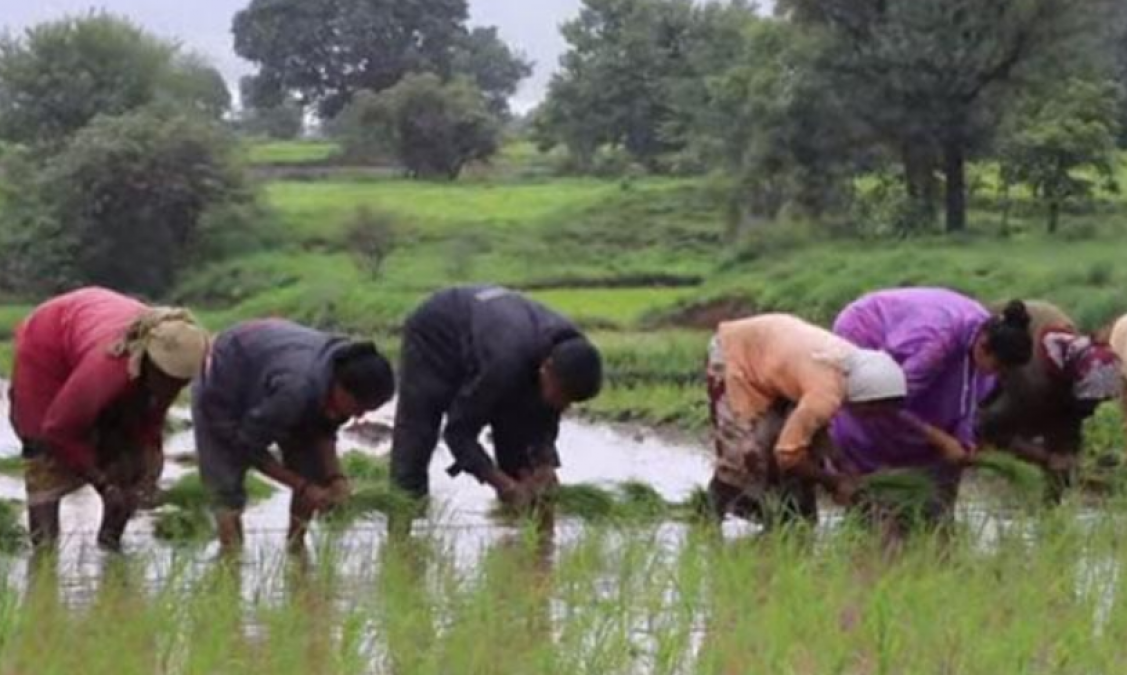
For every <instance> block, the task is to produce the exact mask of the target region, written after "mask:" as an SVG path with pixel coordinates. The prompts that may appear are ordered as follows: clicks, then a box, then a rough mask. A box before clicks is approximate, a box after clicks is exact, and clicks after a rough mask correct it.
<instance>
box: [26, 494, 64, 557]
mask: <svg viewBox="0 0 1127 675" xmlns="http://www.w3.org/2000/svg"><path fill="white" fill-rule="evenodd" d="M27 525H28V527H27V529H28V533H29V534H30V535H31V544H32V546H34V547H35V548H36V549H40V548H54V547H55V546H57V545H58V543H59V502H58V501H57V500H56V501H52V502H47V503H45V504H38V505H36V506H31V507H28V509H27Z"/></svg>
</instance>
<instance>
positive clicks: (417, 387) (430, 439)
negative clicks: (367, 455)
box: [391, 326, 458, 497]
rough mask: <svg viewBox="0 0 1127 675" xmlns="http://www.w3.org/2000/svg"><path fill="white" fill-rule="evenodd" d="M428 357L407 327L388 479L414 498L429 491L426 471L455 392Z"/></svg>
mask: <svg viewBox="0 0 1127 675" xmlns="http://www.w3.org/2000/svg"><path fill="white" fill-rule="evenodd" d="M451 379H452V378H449V377H444V376H443V374H442V373H441V372H440V371H439V369H438V368H436V367H434V365H433V364H431V363H430V362H429V360H428V359H427V355H426V351H425V346H424V345H423V344H421V341H420V338H419V337H418V336H417V335H416V334H415V332H414V331H413V330H412V329H411V327H410V326H408V328H407V331H406V332H405V333H404V335H403V351H402V354H401V355H400V364H399V383H400V384H399V401H398V407H397V408H396V411H395V429H394V430H393V432H392V437H391V439H392V440H391V482H392V485H394V486H395V487H396V488H398V489H400V490H403V491H405V492H407V493H408V494H411V495H413V496H416V497H425V496H426V495H427V494H428V492H429V490H430V481H429V479H428V470H429V468H430V460H431V457H432V456H433V455H434V448H435V446H437V445H438V435H439V433H440V432H441V430H442V419H443V417H444V416H445V415H446V411H447V409H449V408H450V404H451V403H452V402H453V400H454V397H455V396H456V395H457V393H458V384H457V383H456V382H452V381H451Z"/></svg>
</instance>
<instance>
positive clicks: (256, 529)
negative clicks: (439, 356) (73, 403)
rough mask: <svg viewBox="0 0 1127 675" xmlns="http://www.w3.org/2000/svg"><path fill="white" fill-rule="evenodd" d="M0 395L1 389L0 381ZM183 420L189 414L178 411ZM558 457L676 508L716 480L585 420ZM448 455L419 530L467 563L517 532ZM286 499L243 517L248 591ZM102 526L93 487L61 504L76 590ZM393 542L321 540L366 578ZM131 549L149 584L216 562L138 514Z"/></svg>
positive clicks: (569, 425)
mask: <svg viewBox="0 0 1127 675" xmlns="http://www.w3.org/2000/svg"><path fill="white" fill-rule="evenodd" d="M0 388H3V384H2V383H0ZM175 414H176V415H177V416H180V417H184V416H185V412H184V411H182V410H177V411H175ZM393 414H394V413H393V411H392V410H391V409H390V408H389V409H387V410H383V411H380V412H379V413H377V414H376V415H375V416H373V418H372V420H370V421H373V422H376V423H378V424H383V425H390V424H391V421H392V418H393ZM7 420H8V416H7V402H6V400H0V456H12V455H15V454H18V452H19V447H18V442H17V440H16V438H15V436H14V434H13V433H12V430H11V428H10V426H9V425H8V422H7ZM340 447H341V450H342V451H347V450H359V451H361V452H366V453H370V454H373V455H377V456H379V455H385V454H386V453H387V452H388V451H389V450H390V447H389V442H388V441H387V440H384V441H382V442H379V443H374V444H373V443H369V442H366V441H365V440H364V439H363V438H361V437H360V436H358V435H354V434H350V433H347V432H346V433H343V434H342V436H341V441H340ZM193 448H194V443H193V440H192V433H191V432H190V431H187V432H182V433H179V434H176V435H174V436H173V437H171V438H170V439H169V440H168V442H167V443H166V451H167V454H168V455H169V456H170V457H175V456H177V455H181V454H184V453H191V451H192V450H193ZM560 455H561V458H562V461H563V467H562V468H561V469H560V479H561V481H563V482H565V483H578V482H595V483H608V484H609V483H616V482H621V481H626V480H638V481H643V482H646V483H649V484H651V485H653V486H654V487H655V488H656V489H657V490H658V491H659V492H660V493H661V494H662V495H663V496H664V497H666V498H667V499H670V500H681V499H684V498H685V497H686V496H687V495H688V494H689V492H690V491H691V490H692V489H693V488H694V487H697V486H699V485H701V484H703V483H705V482H706V481H707V479H708V476H709V474H710V461H709V458H708V456H707V454H706V453H705V452H704V451H703V448H702V447H699V446H693V445H690V444H686V443H678V442H671V441H669V440H667V439H663V438H662V437H661V436H658V435H654V434H644V433H641V432H639V431H638V430H636V429H620V428H616V427H611V426H604V425H594V424H589V423H584V422H578V421H567V422H565V423H564V424H563V425H562V429H561V435H560ZM452 461H453V460H452V457H451V455H450V453H449V451H448V450H447V449H446V448H445V447H441V446H440V448H439V449H438V450H437V451H436V453H435V457H434V461H433V462H432V464H431V491H432V495H433V506H432V508H431V514H430V516H429V517H428V519H427V520H425V521H420V522H418V523H416V525H415V530H416V532H417V533H419V534H421V535H426V536H432V537H437V538H438V539H440V540H441V541H442V542H443V543H444V544H445V545H446V546H448V547H449V548H450V549H451V550H452V551H453V552H455V553H456V554H457V555H456V557H457V559H458V560H459V561H462V562H463V563H466V564H470V563H472V561H473V560H475V559H476V558H477V556H478V555H480V554H481V553H482V552H483V551H484V550H486V549H487V548H489V547H491V546H493V545H495V544H496V543H497V542H498V541H500V540H502V539H503V538H505V537H506V536H511V535H512V534H513V533H514V532H515V530H514V527H513V526H511V525H506V524H504V523H500V522H498V521H497V520H496V519H494V518H491V517H490V511H491V509H492V508H493V506H494V504H495V500H494V496H493V492H492V490H490V489H489V488H487V487H485V486H482V485H479V484H478V483H477V482H476V481H474V480H473V479H471V478H469V477H466V476H462V477H460V478H458V479H453V478H450V477H449V476H448V475H447V474H446V472H445V469H446V467H447V466H449V465H450V464H451V463H452ZM189 470H190V469H188V468H185V467H184V466H182V465H180V464H177V463H175V462H173V461H169V462H167V463H166V466H165V472H164V477H163V481H162V482H164V483H165V484H166V485H167V484H171V483H172V482H174V481H175V480H176V479H177V478H179V477H180V476H182V475H183V474H184V473H185V472H186V471H189ZM0 498H14V499H22V498H23V485H22V481H21V480H19V479H15V478H10V477H3V476H0ZM288 508H289V493H288V491H286V490H283V489H279V490H277V491H276V492H275V493H274V494H273V495H272V496H271V497H270V498H269V499H267V500H265V501H264V502H261V503H258V504H255V505H252V506H251V507H250V508H249V509H248V510H247V512H246V514H245V520H244V524H245V528H246V532H247V545H246V550H247V554H246V556H245V557H244V560H245V566H246V570H247V571H246V575H245V576H249V577H251V579H250V581H252V582H253V583H251V584H249V586H251V587H255V586H257V585H258V581H259V580H258V579H254V577H255V576H256V575H260V574H263V573H268V572H269V571H270V567H271V566H272V565H274V564H276V562H277V561H278V559H279V558H281V557H282V556H281V552H282V550H283V549H282V544H283V539H284V535H285V530H286V525H287V522H288ZM100 518H101V502H100V500H99V499H98V497H97V495H96V494H95V493H94V492H93V491H92V490H90V489H89V488H86V489H83V490H80V491H79V492H77V493H75V494H73V495H71V496H69V497H67V498H66V499H64V500H63V507H62V527H63V531H64V533H65V535H64V540H63V542H62V544H61V548H60V551H61V554H60V563H59V566H60V580H61V581H62V582H63V583H64V585H67V586H71V587H72V588H74V589H81V588H82V587H84V585H85V584H86V582H88V581H89V580H90V579H91V578H92V577H96V576H97V575H99V574H100V573H101V570H102V567H103V564H104V556H103V555H102V554H101V553H100V552H99V551H98V550H97V549H96V547H95V545H94V541H95V535H96V531H97V528H98V523H99V521H100ZM578 528H579V524H578V523H576V522H567V521H563V522H560V523H559V524H558V527H557V530H558V531H559V533H560V534H559V536H558V538H557V540H558V541H561V542H562V541H566V540H568V539H570V538H571V536H573V535H574V534H575V531H576V530H578ZM385 536H386V523H385V521H384V518H383V517H382V516H380V515H374V516H372V518H371V519H369V520H367V521H361V522H358V523H356V524H355V525H353V526H352V527H350V528H349V529H348V530H346V531H345V532H344V533H343V535H342V536H341V535H336V536H333V537H332V538H331V541H328V539H327V535H325V534H324V533H320V532H317V531H316V530H315V532H314V539H315V540H317V539H318V537H320V540H321V544H322V545H324V546H329V547H331V548H332V554H333V556H334V558H335V559H336V560H337V561H338V562H339V564H340V565H342V566H343V567H344V568H345V571H346V572H347V569H353V570H360V569H364V568H365V567H367V566H368V565H370V564H371V561H372V560H373V559H374V557H375V554H376V552H377V550H378V548H379V546H380V545H381V542H382V541H383V539H384V538H385ZM125 546H126V549H127V550H128V551H129V552H131V553H134V554H138V555H137V557H140V558H143V559H144V560H145V561H146V564H148V565H150V566H151V576H160V575H161V574H162V572H164V571H167V569H168V567H169V566H171V565H175V564H179V563H180V562H182V561H183V559H184V557H185V556H190V557H192V558H194V559H198V560H201V561H204V560H209V559H212V558H214V556H215V554H216V548H215V545H214V543H209V544H208V545H206V546H202V547H195V548H185V547H183V546H181V547H174V546H171V545H170V544H168V543H166V542H162V541H160V540H157V539H155V538H154V537H153V536H152V521H151V518H150V517H148V516H144V515H142V516H140V517H138V518H137V519H135V521H134V522H133V523H132V524H131V525H130V527H129V530H128V532H127V534H126V539H125ZM14 567H15V568H14V570H13V572H14V573H15V576H16V577H17V578H19V577H21V576H23V570H24V569H25V568H24V561H23V560H21V559H20V558H17V559H15V561H14Z"/></svg>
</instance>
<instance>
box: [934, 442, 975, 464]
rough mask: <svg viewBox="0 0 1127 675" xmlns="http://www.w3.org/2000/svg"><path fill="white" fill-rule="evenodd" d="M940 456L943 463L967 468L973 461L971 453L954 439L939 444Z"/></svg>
mask: <svg viewBox="0 0 1127 675" xmlns="http://www.w3.org/2000/svg"><path fill="white" fill-rule="evenodd" d="M939 454H940V455H942V457H943V461H945V462H947V463H948V464H951V465H953V466H966V465H967V464H969V463H970V461H971V453H970V452H969V451H968V450H967V449H966V448H965V447H963V444H962V443H960V442H959V441H958V440H956V439H954V438H950V439H945V440H944V441H943V442H941V443H940V444H939Z"/></svg>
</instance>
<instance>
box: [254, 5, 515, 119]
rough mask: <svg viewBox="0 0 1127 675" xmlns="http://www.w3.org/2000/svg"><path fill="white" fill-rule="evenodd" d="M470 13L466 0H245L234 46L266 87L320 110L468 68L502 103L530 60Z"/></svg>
mask: <svg viewBox="0 0 1127 675" xmlns="http://www.w3.org/2000/svg"><path fill="white" fill-rule="evenodd" d="M467 19H468V9H467V6H466V0H252V2H251V3H250V6H249V7H247V8H246V9H245V10H243V11H241V12H239V14H238V15H236V16H235V22H234V34H235V51H236V52H238V54H239V55H240V56H242V57H243V58H245V59H247V60H249V61H252V62H254V63H256V64H257V65H258V67H259V72H258V86H259V87H260V88H261V89H262V95H263V96H264V97H266V96H273V98H274V100H275V102H280V101H282V100H283V99H284V97H285V95H286V94H287V93H292V94H295V95H297V97H298V99H299V100H300V102H301V103H302V104H303V105H307V106H311V107H312V108H313V109H315V110H316V111H317V113H318V114H319V115H320V116H321V117H322V118H324V119H332V118H333V117H336V115H337V114H338V113H340V112H341V111H342V110H343V109H344V108H345V107H346V106H347V105H348V103H349V102H350V101H351V100H352V98H353V97H354V96H355V95H356V94H357V93H359V92H361V91H371V92H380V91H383V90H385V89H388V88H390V87H392V86H394V85H395V84H396V83H398V82H399V81H400V80H401V79H402V78H403V77H404V76H405V75H406V74H408V73H418V72H432V73H435V74H437V75H439V76H440V77H443V78H447V79H448V78H450V77H453V76H454V75H455V74H464V75H467V76H469V77H472V78H473V79H475V80H476V81H477V83H478V85H479V86H480V87H481V88H482V89H483V90H484V91H485V92H486V94H487V95H488V96H489V97H490V99H491V101H494V102H495V106H496V107H498V108H500V106H501V105H502V103H503V101H504V100H505V99H507V98H508V97H509V96H510V95H511V94H512V93H513V91H515V89H516V86H517V84H518V83H519V82H520V81H521V80H522V79H524V78H525V77H526V76H527V75H528V73H529V67H528V64H527V63H525V62H524V61H523V59H521V58H520V57H519V56H518V55H515V54H513V52H512V51H511V50H510V49H509V48H508V46H507V45H505V44H504V43H503V42H502V41H501V40H500V39H499V38H498V36H497V34H496V32H495V31H492V30H488V29H482V30H476V31H473V32H470V31H469V30H468V28H467V26H466V21H467Z"/></svg>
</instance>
